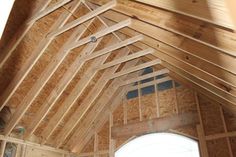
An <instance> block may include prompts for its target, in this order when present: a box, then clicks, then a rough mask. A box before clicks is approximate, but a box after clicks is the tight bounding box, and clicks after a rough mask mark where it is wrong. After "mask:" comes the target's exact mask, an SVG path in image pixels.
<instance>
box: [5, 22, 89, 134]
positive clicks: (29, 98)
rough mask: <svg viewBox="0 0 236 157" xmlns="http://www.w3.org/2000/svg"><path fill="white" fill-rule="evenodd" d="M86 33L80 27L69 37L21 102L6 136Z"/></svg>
mask: <svg viewBox="0 0 236 157" xmlns="http://www.w3.org/2000/svg"><path fill="white" fill-rule="evenodd" d="M85 32H86V29H84V26H81V27H78V28H77V29H76V30H75V31H74V33H73V34H72V35H71V36H70V37H69V39H68V40H67V42H66V43H65V44H64V45H63V46H62V48H61V49H60V50H59V52H58V53H57V55H56V56H55V59H54V60H53V61H52V62H50V63H49V64H48V65H47V68H46V69H45V70H44V71H43V72H42V74H41V75H40V76H39V78H38V80H37V81H36V82H35V84H34V85H33V87H32V88H31V89H30V91H29V92H28V93H27V95H26V96H25V97H24V99H23V100H22V101H21V104H20V105H19V107H18V108H17V110H16V112H15V113H14V114H13V115H12V117H11V119H10V121H9V123H8V124H7V125H6V127H5V130H4V131H5V135H9V134H10V133H11V131H12V129H14V127H15V125H16V124H17V123H18V122H19V121H20V119H21V118H22V117H23V115H24V113H25V112H26V111H27V109H28V108H29V107H30V105H31V104H32V103H33V101H34V100H35V98H36V97H37V96H38V95H39V93H40V92H41V90H42V89H43V87H44V86H45V85H46V83H47V82H48V80H49V79H50V78H51V77H52V75H53V74H54V72H55V71H56V70H57V69H58V67H59V66H60V65H61V63H62V62H63V60H64V59H65V58H66V56H67V55H68V54H69V50H67V46H68V45H69V44H70V43H71V42H73V41H74V40H78V39H80V38H81V37H82V36H83V35H84V33H85Z"/></svg>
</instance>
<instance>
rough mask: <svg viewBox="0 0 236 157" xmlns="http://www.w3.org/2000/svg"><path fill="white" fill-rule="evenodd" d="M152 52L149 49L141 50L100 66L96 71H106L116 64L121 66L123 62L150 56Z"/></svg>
mask: <svg viewBox="0 0 236 157" xmlns="http://www.w3.org/2000/svg"><path fill="white" fill-rule="evenodd" d="M153 52H154V50H153V49H151V48H149V49H146V50H142V51H139V52H136V53H133V54H131V55H128V56H125V57H121V58H119V59H116V60H114V61H111V62H108V63H106V64H103V65H102V66H100V67H98V69H99V70H102V69H106V68H109V67H112V66H115V65H117V64H121V63H123V62H127V61H129V60H132V59H136V58H139V57H142V56H144V55H147V54H150V53H153Z"/></svg>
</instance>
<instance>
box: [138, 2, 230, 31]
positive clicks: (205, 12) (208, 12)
mask: <svg viewBox="0 0 236 157" xmlns="http://www.w3.org/2000/svg"><path fill="white" fill-rule="evenodd" d="M135 1H138V2H141V3H145V4H148V5H152V6H155V7H159V8H163V9H166V10H170V11H172V12H175V13H178V14H183V15H186V16H190V17H192V18H196V19H199V20H203V21H206V22H209V23H212V24H215V25H219V26H222V27H225V28H229V29H233V28H234V25H233V22H232V20H231V19H230V16H229V12H228V10H227V7H226V4H225V1H221V0H213V1H201V2H197V3H194V2H192V1H184V0H180V1H178V2H176V1H175V0H166V1H161V0H155V1H153V0H135Z"/></svg>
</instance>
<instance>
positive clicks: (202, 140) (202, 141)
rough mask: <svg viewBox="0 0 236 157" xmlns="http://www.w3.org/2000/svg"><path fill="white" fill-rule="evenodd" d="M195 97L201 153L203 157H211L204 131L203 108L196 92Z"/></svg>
mask: <svg viewBox="0 0 236 157" xmlns="http://www.w3.org/2000/svg"><path fill="white" fill-rule="evenodd" d="M194 97H195V102H196V104H197V112H198V118H199V122H200V123H199V124H198V125H197V126H196V129H197V134H198V140H199V146H200V153H201V156H202V157H208V156H209V155H208V150H207V143H206V138H205V131H204V126H203V120H202V114H201V108H200V103H199V99H198V94H197V92H194Z"/></svg>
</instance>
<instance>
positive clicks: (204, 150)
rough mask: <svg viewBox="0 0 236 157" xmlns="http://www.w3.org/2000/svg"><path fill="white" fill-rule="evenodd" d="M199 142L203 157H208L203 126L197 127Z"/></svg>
mask: <svg viewBox="0 0 236 157" xmlns="http://www.w3.org/2000/svg"><path fill="white" fill-rule="evenodd" d="M197 133H198V140H199V146H200V152H201V157H208V156H209V155H208V151H207V145H206V140H205V134H204V131H203V128H202V126H200V125H197Z"/></svg>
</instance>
